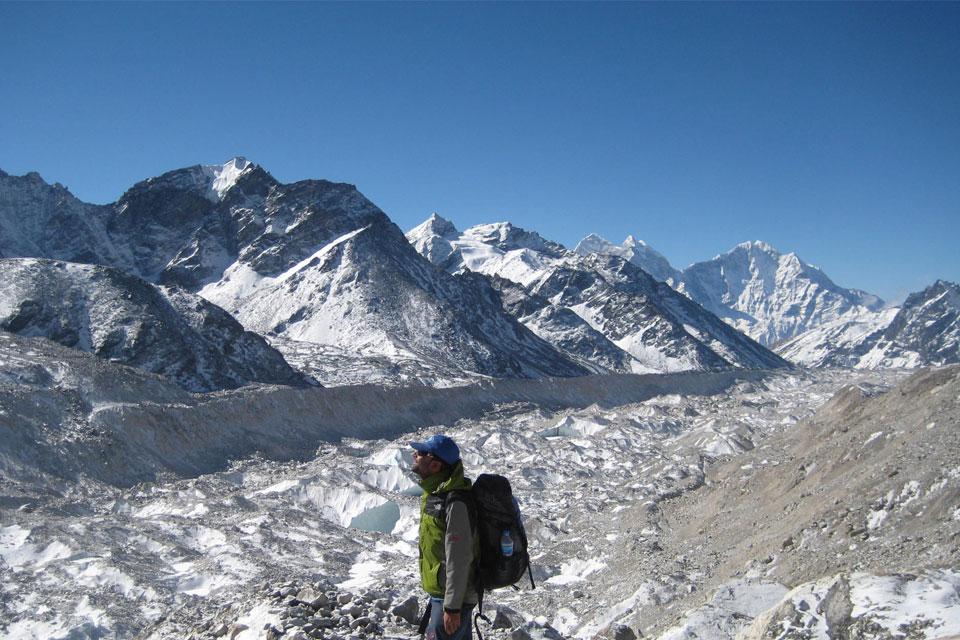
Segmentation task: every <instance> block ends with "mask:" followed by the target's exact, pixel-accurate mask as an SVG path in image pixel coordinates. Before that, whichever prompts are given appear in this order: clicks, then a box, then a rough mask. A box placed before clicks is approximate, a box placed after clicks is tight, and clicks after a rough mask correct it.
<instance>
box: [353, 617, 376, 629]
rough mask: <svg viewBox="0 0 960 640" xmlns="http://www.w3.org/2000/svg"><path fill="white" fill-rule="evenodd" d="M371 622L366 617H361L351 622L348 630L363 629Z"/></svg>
mask: <svg viewBox="0 0 960 640" xmlns="http://www.w3.org/2000/svg"><path fill="white" fill-rule="evenodd" d="M371 622H372V621H371V620H370V618H368V617H366V616H362V617H359V618H356V619H355V620H354V621H353V622H351V623H350V628H351V629H360V628H365V627H366V626H367V625H368V624H370V623H371Z"/></svg>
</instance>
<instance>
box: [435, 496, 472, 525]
mask: <svg viewBox="0 0 960 640" xmlns="http://www.w3.org/2000/svg"><path fill="white" fill-rule="evenodd" d="M443 495H444V501H443V518H444V520H446V517H447V505H448V504H452V503H454V502H462V503H463V504H465V505H466V506H467V514H469V516H470V528H471V529H473V530H476V528H477V505H476V502H474V500H473V493H472V492H471V491H470V490H469V489H454V490H453V491H448V492H446V493H445V494H443Z"/></svg>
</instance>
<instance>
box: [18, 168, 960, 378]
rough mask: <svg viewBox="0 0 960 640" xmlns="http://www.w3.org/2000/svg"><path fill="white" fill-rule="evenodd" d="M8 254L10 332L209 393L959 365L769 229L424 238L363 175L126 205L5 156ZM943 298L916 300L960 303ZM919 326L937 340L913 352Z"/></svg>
mask: <svg viewBox="0 0 960 640" xmlns="http://www.w3.org/2000/svg"><path fill="white" fill-rule="evenodd" d="M0 258H2V259H3V260H2V265H0V269H2V271H3V274H4V278H5V282H4V284H3V285H2V288H0V328H2V329H3V330H6V331H9V332H16V333H21V334H23V335H36V336H44V337H47V338H49V339H53V340H56V341H58V342H60V343H61V344H65V345H68V346H72V347H75V348H79V349H83V350H87V351H91V352H93V353H97V354H99V355H101V356H102V357H104V358H108V359H114V360H117V361H120V362H125V363H127V364H132V365H134V366H138V367H140V368H143V369H145V370H148V371H152V372H155V373H160V374H162V375H165V376H168V377H171V378H172V379H175V380H177V381H178V382H179V383H180V384H181V385H182V386H183V387H184V388H187V389H189V390H193V391H209V390H215V389H225V388H232V387H235V386H237V385H241V384H246V383H249V382H262V383H273V384H309V383H313V381H311V380H310V378H309V376H305V375H304V374H303V373H298V372H296V371H294V370H293V369H292V368H291V367H289V365H288V364H287V362H285V361H284V356H286V357H287V359H288V361H289V362H296V364H297V366H298V367H299V368H300V369H301V370H302V371H303V370H306V371H309V373H310V374H312V375H313V377H314V378H315V379H316V380H322V381H324V383H325V384H326V383H330V384H338V383H341V384H342V383H343V382H339V381H347V380H348V381H349V382H351V383H353V382H358V381H362V380H364V379H370V380H379V381H388V382H389V383H391V384H408V383H416V382H423V383H428V384H454V383H462V382H464V381H469V380H476V379H480V378H483V377H541V376H579V375H586V374H589V373H591V372H611V371H613V372H659V371H678V370H712V369H724V368H731V367H748V368H770V367H783V366H789V364H788V362H787V361H786V360H785V359H783V357H781V356H778V355H777V354H775V353H773V352H772V351H770V350H769V349H768V348H767V347H771V346H772V347H774V348H776V350H777V351H778V352H779V353H780V354H781V355H782V356H784V357H786V358H787V359H792V360H793V361H794V362H797V363H800V364H813V365H816V366H831V365H843V366H919V365H921V364H926V363H939V362H941V361H942V362H950V361H956V346H955V344H956V343H955V342H951V341H950V339H949V338H948V337H947V336H948V334H949V331H950V330H951V329H950V328H949V327H943V330H944V332H946V333H943V335H941V334H940V333H938V334H937V336H930V335H928V333H929V332H926V333H924V332H922V331H919V330H918V329H916V328H912V327H914V325H915V324H916V322H919V320H911V319H910V318H908V319H903V318H901V320H897V321H895V320H894V318H895V317H900V315H899V312H893V311H889V310H886V311H884V310H883V309H882V306H883V303H882V301H881V300H879V299H878V298H876V297H875V296H870V295H869V294H865V293H863V292H859V291H855V290H848V289H843V288H841V287H838V286H837V285H835V284H834V283H832V282H831V281H830V279H829V278H827V277H826V275H824V274H823V273H822V272H821V271H820V270H819V269H816V268H815V267H811V266H810V265H807V264H805V263H803V262H802V261H801V260H800V259H799V258H797V256H795V255H794V254H786V255H781V254H779V253H778V252H776V251H775V250H773V249H772V248H771V247H769V246H767V245H764V244H763V243H747V244H743V245H739V246H738V247H736V248H735V249H733V250H732V251H731V252H729V253H727V254H724V255H722V256H717V257H716V258H714V259H713V260H711V261H707V262H703V263H698V264H695V265H691V266H690V267H688V268H686V269H683V270H677V269H675V268H673V267H672V266H671V265H670V264H669V262H668V261H667V260H666V258H664V257H663V256H662V255H660V254H659V253H657V252H656V251H655V250H654V249H652V248H651V247H649V246H648V245H646V244H645V243H643V242H642V241H640V240H636V239H634V238H633V237H630V238H628V239H627V241H626V242H625V243H624V244H622V245H614V244H612V243H609V242H607V241H605V240H603V239H602V238H599V237H597V236H588V237H587V238H585V239H584V241H583V242H581V243H580V245H578V247H577V248H576V250H574V251H571V250H568V249H566V248H565V247H563V246H561V245H559V244H557V243H555V242H551V241H549V240H546V239H544V238H542V237H541V236H539V235H538V234H537V233H535V232H533V231H526V230H523V229H519V228H517V227H514V226H513V225H511V224H510V223H498V224H489V225H480V226H477V227H473V228H471V229H468V230H467V231H465V232H463V233H461V232H459V231H458V230H457V229H455V228H454V226H453V225H452V224H450V223H449V222H448V221H445V220H443V219H442V218H440V217H439V216H433V217H431V218H430V219H429V220H427V221H426V222H424V223H423V224H422V225H420V226H418V227H417V228H416V229H413V230H411V231H410V232H409V233H408V234H406V237H405V234H404V233H403V232H402V231H401V230H400V229H399V228H397V226H396V225H394V224H393V223H392V222H391V221H390V219H389V218H388V217H387V215H386V214H385V213H384V212H383V211H381V210H380V209H379V208H377V207H376V206H375V205H374V204H372V203H371V202H370V201H369V200H367V199H366V198H365V197H364V196H363V195H362V194H361V193H360V192H359V191H357V189H356V188H355V187H353V186H352V185H349V184H341V183H332V182H327V181H324V180H305V181H301V182H296V183H293V184H282V183H280V182H278V181H277V180H275V179H274V178H273V177H272V176H271V175H270V174H269V173H267V172H266V171H265V170H264V169H263V168H261V167H259V166H257V165H255V164H253V163H250V162H248V161H246V160H244V159H243V158H235V159H233V160H231V161H230V162H227V163H226V164H224V165H212V166H194V167H188V168H184V169H178V170H175V171H170V172H168V173H165V174H163V175H161V176H158V177H156V178H151V179H149V180H145V181H143V182H140V183H138V184H136V185H134V186H133V187H131V188H130V189H129V190H128V191H127V192H126V193H125V194H123V196H122V197H121V198H120V199H119V200H118V201H117V202H115V203H112V204H107V205H92V204H87V203H84V202H81V201H80V200H78V199H77V198H75V197H74V196H73V195H72V194H71V193H70V192H69V191H68V190H67V189H66V188H65V187H63V186H62V185H59V184H53V185H51V184H48V183H46V182H45V181H44V180H43V179H42V178H41V177H40V176H39V175H37V174H36V173H31V174H27V175H25V176H20V177H17V176H10V175H8V174H6V173H4V172H2V171H0ZM81 265H87V266H81ZM92 265H97V267H96V268H93V267H92ZM938 285H939V286H940V287H941V288H943V289H944V290H945V291H948V290H955V288H956V287H955V285H950V284H949V283H938ZM935 286H937V285H935ZM951 287H953V289H951ZM938 299H939V300H940V302H939V303H938V304H937V305H932V306H931V305H930V304H927V305H926V306H923V305H922V304H920V303H918V304H920V306H922V307H923V308H924V309H926V311H925V313H926V314H934V313H939V312H942V313H945V314H949V313H950V309H955V308H956V305H955V302H954V299H953V298H950V296H949V295H946V297H944V296H942V295H941V296H940V298H938ZM951 305H953V306H951ZM907 306H908V305H905V306H904V309H906V308H907ZM231 316H232V317H231ZM234 318H235V320H234ZM911 318H913V316H911ZM884 319H889V320H890V323H889V324H884ZM91 320H93V323H92V324H91V323H90V321H91ZM924 321H930V319H929V318H927V319H926V320H924ZM930 326H934V327H940V326H941V325H940V324H937V321H936V320H934V321H933V324H932V325H930ZM844 327H846V328H844ZM855 327H859V328H860V329H859V331H861V333H863V334H865V335H867V334H868V335H871V336H872V335H874V334H876V333H877V331H878V330H880V329H881V328H882V329H883V336H884V337H883V338H882V339H881V338H877V339H876V345H877V346H876V348H875V349H874V348H873V347H871V348H870V349H867V350H866V352H865V353H871V354H877V353H880V351H882V353H883V354H885V355H883V356H882V357H881V356H878V355H871V356H869V357H866V356H864V357H860V356H859V355H857V354H860V353H861V351H864V349H865V347H864V346H863V345H862V344H861V343H859V342H858V343H857V346H851V344H852V343H850V341H847V342H844V343H843V345H840V346H835V343H836V336H837V335H839V334H838V333H837V332H840V333H841V334H843V335H847V333H856V331H858V329H856V328H855ZM818 328H819V329H820V330H821V331H822V332H828V333H829V332H830V331H832V332H833V333H831V334H829V335H827V334H823V337H822V338H817V337H816V335H817V334H813V333H809V332H810V331H813V330H815V329H818ZM828 328H829V329H828ZM918 331H919V333H918ZM903 332H907V333H910V332H912V333H911V335H914V334H916V335H921V334H922V338H915V337H911V338H909V339H908V337H906V336H907V333H903ZM831 335H832V336H833V338H831V337H830V336H831ZM260 336H262V337H263V338H266V341H264V340H263V339H262V338H261V337H260ZM804 336H806V337H805V338H804ZM751 338H752V339H751ZM801 338H803V339H804V340H805V341H801V342H797V341H798V340H801ZM915 339H922V340H923V341H924V343H925V344H926V345H940V346H939V347H936V348H934V347H932V346H929V347H927V348H924V349H920V350H915V351H911V353H914V352H915V353H916V356H901V355H897V353H899V352H898V351H897V349H901V348H902V349H908V347H909V345H913V344H914V342H913V341H915ZM830 340H833V341H834V342H830ZM851 340H852V339H851ZM271 345H272V346H271ZM764 345H766V346H764ZM951 345H953V346H951ZM841 347H842V348H841ZM909 348H911V349H912V348H913V347H909ZM951 349H952V351H951ZM277 350H279V351H277ZM877 350H880V351H877ZM184 353H188V354H189V357H183V354H184ZM904 353H906V352H904ZM178 354H180V356H181V357H180V358H179V359H178ZM281 354H284V355H283V356H282V355H281ZM844 354H846V355H844ZM851 354H852V355H851ZM339 370H343V371H344V373H343V374H340V373H338V372H339ZM347 370H349V373H346V372H347Z"/></svg>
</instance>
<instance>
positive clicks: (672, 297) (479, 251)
mask: <svg viewBox="0 0 960 640" xmlns="http://www.w3.org/2000/svg"><path fill="white" fill-rule="evenodd" d="M407 239H408V240H409V241H410V243H411V244H412V245H413V246H414V247H416V248H417V250H418V251H420V252H421V253H422V254H423V255H424V256H425V257H428V258H429V259H430V260H431V261H432V262H434V264H436V265H437V266H439V267H441V268H443V269H445V270H446V271H448V272H450V273H453V274H457V273H468V272H477V273H481V274H484V275H486V276H488V277H490V278H491V279H492V282H493V285H494V286H495V287H497V288H498V289H499V290H500V291H501V294H502V295H503V299H504V304H505V306H506V308H507V309H508V310H509V311H510V312H511V313H512V314H513V315H514V316H515V317H517V318H518V319H519V320H520V321H521V322H523V323H524V324H525V325H526V326H527V327H529V328H530V329H531V330H532V331H533V332H534V333H536V334H537V335H539V336H540V337H541V338H543V339H544V340H546V341H548V342H550V343H551V344H553V345H554V346H555V347H557V348H558V349H559V350H561V351H563V352H564V353H566V354H568V355H569V356H570V357H571V358H573V359H576V360H577V361H579V362H581V363H583V364H584V366H587V367H589V368H591V369H592V370H604V369H606V370H614V371H632V372H651V371H682V370H696V369H699V370H704V369H722V368H728V367H731V366H734V367H749V368H770V367H782V366H787V363H786V362H785V361H783V360H781V359H780V358H778V357H777V356H776V355H774V354H773V353H771V352H770V351H769V350H767V349H765V348H763V347H761V346H760V345H759V344H757V343H755V342H754V341H752V340H750V339H749V338H747V337H746V336H744V335H743V334H742V333H740V332H738V331H735V330H733V329H732V328H731V327H730V326H729V325H726V324H724V323H723V322H721V321H719V320H718V318H717V317H716V316H715V315H713V314H712V313H709V312H706V311H705V310H704V309H703V308H702V307H700V306H699V305H697V304H694V303H692V302H691V301H690V300H688V299H687V298H685V297H684V296H682V295H680V294H679V293H677V292H676V291H674V290H673V289H672V288H670V286H669V285H667V284H664V283H662V282H657V281H656V280H655V279H653V278H652V277H651V276H650V275H649V274H648V273H647V272H646V271H644V270H643V269H641V268H638V267H637V266H635V265H634V264H632V263H631V262H629V261H628V260H626V259H624V258H623V257H620V256H615V255H606V254H589V255H586V256H582V255H579V254H577V253H575V252H573V251H569V250H567V249H565V248H564V247H562V246H561V245H559V244H557V243H554V242H550V241H548V240H545V239H544V238H542V237H540V236H539V235H538V234H536V233H534V232H531V231H526V230H524V229H520V228H517V227H515V226H513V225H512V224H510V223H499V224H489V225H480V226H477V227H473V228H471V229H467V230H466V231H464V232H463V233H460V232H458V231H457V230H456V229H455V228H454V226H453V225H452V224H451V223H450V222H449V221H447V220H444V219H443V218H440V217H439V216H436V215H434V216H432V217H431V218H430V219H429V220H427V221H426V222H424V223H423V224H421V225H419V226H418V227H416V228H415V229H412V230H411V231H410V232H408V233H407Z"/></svg>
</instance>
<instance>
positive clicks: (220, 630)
mask: <svg viewBox="0 0 960 640" xmlns="http://www.w3.org/2000/svg"><path fill="white" fill-rule="evenodd" d="M227 630H228V627H227V625H226V624H225V623H223V622H221V623H220V624H218V625H217V626H215V627H214V628H213V629H211V630H210V635H212V636H213V637H214V638H220V637H223V636H225V635H227Z"/></svg>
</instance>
